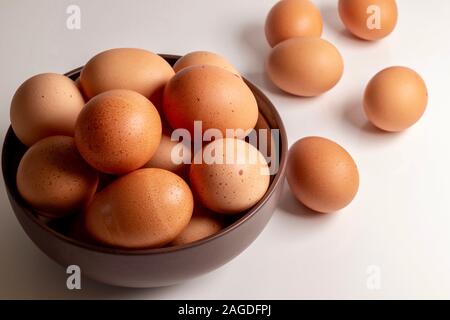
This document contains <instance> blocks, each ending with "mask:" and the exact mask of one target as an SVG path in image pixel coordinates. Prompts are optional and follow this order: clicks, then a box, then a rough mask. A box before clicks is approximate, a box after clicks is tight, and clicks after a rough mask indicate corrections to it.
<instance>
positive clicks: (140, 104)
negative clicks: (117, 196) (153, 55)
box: [75, 90, 162, 174]
mask: <svg viewBox="0 0 450 320" xmlns="http://www.w3.org/2000/svg"><path fill="white" fill-rule="evenodd" d="M161 132H162V127H161V119H160V117H159V114H158V111H157V110H156V108H155V107H154V106H153V104H152V103H151V102H150V101H149V100H148V99H146V98H145V97H144V96H142V95H141V94H139V93H137V92H134V91H130V90H110V91H107V92H104V93H101V94H99V95H97V96H95V97H94V98H92V99H91V100H90V101H89V102H88V103H87V104H86V107H85V108H84V109H83V111H82V112H81V113H80V115H79V117H78V120H77V123H76V126H75V142H76V145H77V147H78V150H79V151H80V153H81V155H82V156H83V158H84V159H85V160H86V161H87V162H88V163H89V164H90V165H91V166H93V167H94V168H96V169H97V170H99V171H102V172H104V173H110V174H123V173H126V172H130V171H132V170H135V169H138V168H140V167H142V166H143V165H144V164H146V163H147V162H148V161H149V160H150V158H151V157H152V156H153V154H154V153H155V152H156V150H157V148H158V146H159V142H160V140H161Z"/></svg>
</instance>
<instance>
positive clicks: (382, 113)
mask: <svg viewBox="0 0 450 320" xmlns="http://www.w3.org/2000/svg"><path fill="white" fill-rule="evenodd" d="M427 103H428V90H427V87H426V85H425V82H424V81H423V79H422V78H421V77H420V75H419V74H417V72H415V71H414V70H411V69H409V68H405V67H390V68H387V69H384V70H382V71H380V72H379V73H377V74H376V75H375V76H374V77H373V78H372V80H370V82H369V84H368V85H367V87H366V91H365V94H364V111H365V113H366V115H367V118H368V119H369V120H370V122H372V123H373V124H374V125H375V126H376V127H378V128H380V129H382V130H385V131H391V132H398V131H402V130H405V129H407V128H409V127H411V126H412V125H413V124H415V123H416V122H417V121H418V120H419V119H420V118H421V117H422V115H423V114H424V112H425V109H426V107H427Z"/></svg>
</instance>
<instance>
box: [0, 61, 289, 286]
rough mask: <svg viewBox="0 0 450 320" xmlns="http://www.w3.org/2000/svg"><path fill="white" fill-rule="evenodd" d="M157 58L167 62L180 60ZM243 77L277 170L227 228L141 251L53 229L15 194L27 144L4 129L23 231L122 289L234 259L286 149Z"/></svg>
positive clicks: (269, 110)
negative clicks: (267, 132) (274, 140)
mask: <svg viewBox="0 0 450 320" xmlns="http://www.w3.org/2000/svg"><path fill="white" fill-rule="evenodd" d="M162 56H163V57H164V58H165V59H166V60H167V61H168V62H169V63H170V64H172V65H173V63H175V61H176V60H177V59H178V58H179V57H178V56H171V55H162ZM80 70H81V68H79V69H76V70H74V71H71V72H69V73H67V76H69V77H70V78H72V79H76V78H77V77H78V76H79V73H80ZM245 81H246V83H247V84H248V85H249V87H250V88H251V90H252V91H253V93H254V95H255V97H256V99H257V101H258V106H259V111H260V114H261V115H262V116H264V118H265V120H266V122H267V124H268V126H269V127H270V128H274V129H279V133H280V135H279V136H280V137H279V143H278V146H279V158H278V160H279V170H278V172H277V173H276V174H274V175H273V176H272V178H271V184H270V187H269V189H268V191H267V193H266V194H265V196H264V197H263V198H262V199H261V200H260V201H259V203H257V204H256V205H255V206H254V207H253V208H251V209H250V210H248V211H247V212H245V213H243V214H242V215H241V216H239V217H238V218H237V219H236V220H235V221H234V222H232V223H231V224H230V225H229V226H228V227H226V228H225V229H223V230H222V231H220V232H219V233H217V234H215V235H213V236H211V237H208V238H205V239H203V240H200V241H197V242H194V243H191V244H188V245H183V246H177V247H165V248H159V249H146V250H142V249H141V250H123V249H115V248H107V247H103V246H100V245H96V244H92V243H89V242H86V241H83V240H80V238H74V237H71V236H70V235H69V234H70V233H69V232H67V230H66V229H65V228H60V227H58V223H56V224H53V223H48V222H47V221H45V220H43V219H41V218H39V217H38V216H37V213H36V211H35V210H34V209H33V208H31V207H30V206H29V205H28V204H27V203H26V202H25V201H24V200H23V199H22V198H21V196H20V195H19V193H18V191H17V186H16V172H17V167H18V164H19V161H20V159H21V157H22V155H23V153H24V152H25V151H26V147H25V146H24V145H23V144H22V143H21V142H20V141H19V140H18V139H17V137H16V136H15V134H14V132H13V131H12V129H11V128H9V130H8V133H7V135H6V138H5V141H4V145H3V154H2V170H3V177H4V180H5V184H6V190H7V193H8V197H9V201H10V202H11V205H12V208H13V210H14V212H15V214H16V216H17V219H18V220H19V222H20V224H21V225H22V227H23V229H24V230H25V232H26V233H27V235H28V236H29V237H30V238H31V240H33V242H34V243H35V244H36V245H37V246H38V247H39V248H40V249H41V250H42V251H43V252H44V253H46V254H47V255H48V256H49V257H50V258H52V259H53V260H55V261H56V262H57V263H59V264H60V265H62V266H63V267H67V266H69V265H78V266H80V268H81V273H82V274H83V275H84V276H86V277H89V278H91V279H94V280H97V281H100V282H104V283H108V284H111V285H117V286H124V287H158V286H166V285H171V284H175V283H178V282H182V281H185V280H188V279H191V278H194V277H196V276H199V275H202V274H204V273H207V272H209V271H212V270H214V269H216V268H219V267H220V266H222V265H223V264H225V263H227V262H228V261H230V260H231V259H233V258H234V257H236V256H237V255H238V254H240V253H241V252H242V251H243V250H245V249H246V248H247V247H248V246H249V245H250V244H251V243H252V242H253V241H254V240H255V239H256V237H257V236H258V235H259V234H260V232H261V231H262V230H263V229H264V227H265V226H266V224H267V222H268V221H269V219H270V218H271V216H272V213H273V211H274V209H275V207H276V206H277V202H278V200H279V198H280V193H281V190H282V187H283V180H284V172H285V165H286V157H287V148H288V145H287V138H286V132H285V129H284V126H283V123H282V121H281V119H280V116H279V115H278V113H277V111H276V110H275V108H274V106H273V105H272V103H271V102H270V101H269V100H268V99H267V98H266V96H265V95H264V94H263V93H262V92H261V91H260V90H259V89H257V88H256V87H255V86H254V85H253V84H251V83H250V82H249V81H247V80H245ZM260 120H261V119H260ZM260 122H264V121H260Z"/></svg>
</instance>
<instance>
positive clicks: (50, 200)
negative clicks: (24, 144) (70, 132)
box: [17, 136, 98, 217]
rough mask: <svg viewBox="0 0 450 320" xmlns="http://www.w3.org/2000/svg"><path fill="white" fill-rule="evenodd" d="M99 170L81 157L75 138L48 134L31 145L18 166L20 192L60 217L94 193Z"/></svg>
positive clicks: (45, 213)
mask: <svg viewBox="0 0 450 320" xmlns="http://www.w3.org/2000/svg"><path fill="white" fill-rule="evenodd" d="M97 184H98V173H97V172H96V171H95V170H94V169H92V168H91V167H90V166H89V165H88V164H87V163H86V162H85V161H84V160H83V159H82V158H81V156H80V154H79V153H78V150H77V148H76V147H75V142H74V140H73V138H72V137H67V136H52V137H47V138H44V139H42V140H40V141H39V142H37V143H35V144H34V145H33V146H32V147H30V148H29V149H28V150H27V151H26V152H25V154H24V156H23V157H22V159H21V160H20V163H19V168H18V169H17V189H18V190H19V193H20V195H21V196H22V197H23V198H24V199H25V201H27V202H28V203H29V204H30V205H31V206H32V207H34V208H35V209H36V210H38V211H39V212H40V213H41V214H43V215H47V216H49V217H61V216H64V215H68V214H71V213H74V212H75V211H77V210H80V209H82V208H83V207H84V206H85V205H86V204H87V203H88V202H89V201H90V200H91V198H92V196H93V195H94V193H95V191H96V189H97Z"/></svg>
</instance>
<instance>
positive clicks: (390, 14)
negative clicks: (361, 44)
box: [338, 0, 398, 40]
mask: <svg viewBox="0 0 450 320" xmlns="http://www.w3.org/2000/svg"><path fill="white" fill-rule="evenodd" d="M338 6H339V16H340V17H341V20H342V22H343V23H344V25H345V27H346V28H347V30H348V31H350V32H351V33H352V34H353V35H355V36H357V37H358V38H361V39H364V40H379V39H382V38H384V37H386V36H388V35H389V34H390V33H391V32H392V31H393V30H394V28H395V26H396V24H397V16H398V11H397V3H396V1H395V0H339V5H338Z"/></svg>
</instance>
